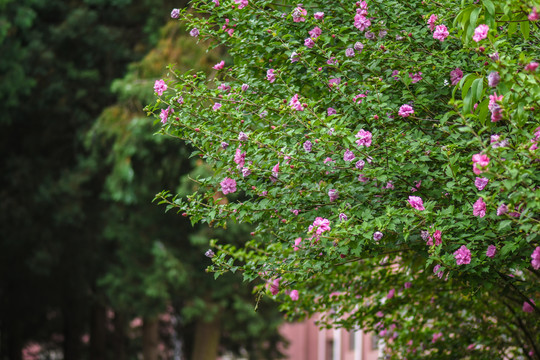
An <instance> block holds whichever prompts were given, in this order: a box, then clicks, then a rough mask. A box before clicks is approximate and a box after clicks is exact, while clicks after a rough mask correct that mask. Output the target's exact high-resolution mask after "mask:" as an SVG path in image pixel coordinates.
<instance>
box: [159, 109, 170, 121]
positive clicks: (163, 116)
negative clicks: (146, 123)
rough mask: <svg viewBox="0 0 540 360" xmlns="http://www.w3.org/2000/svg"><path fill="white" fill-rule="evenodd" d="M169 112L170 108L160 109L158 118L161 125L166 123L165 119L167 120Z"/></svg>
mask: <svg viewBox="0 0 540 360" xmlns="http://www.w3.org/2000/svg"><path fill="white" fill-rule="evenodd" d="M170 111H171V107H170V106H169V107H167V108H166V109H161V114H159V118H160V119H161V122H162V123H163V124H166V123H167V119H168V118H169V113H170Z"/></svg>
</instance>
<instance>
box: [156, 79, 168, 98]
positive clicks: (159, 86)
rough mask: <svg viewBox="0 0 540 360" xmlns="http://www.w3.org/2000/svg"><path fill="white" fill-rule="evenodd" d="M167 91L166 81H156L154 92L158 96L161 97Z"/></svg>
mask: <svg viewBox="0 0 540 360" xmlns="http://www.w3.org/2000/svg"><path fill="white" fill-rule="evenodd" d="M165 90H167V84H165V81H163V79H160V80H156V82H155V83H154V91H155V92H156V94H158V95H159V96H161V95H163V92H164V91H165Z"/></svg>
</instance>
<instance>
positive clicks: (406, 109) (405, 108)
mask: <svg viewBox="0 0 540 360" xmlns="http://www.w3.org/2000/svg"><path fill="white" fill-rule="evenodd" d="M412 114H414V109H413V108H412V106H411V105H408V104H403V105H401V107H400V108H399V111H398V115H399V116H401V117H408V116H411V115H412Z"/></svg>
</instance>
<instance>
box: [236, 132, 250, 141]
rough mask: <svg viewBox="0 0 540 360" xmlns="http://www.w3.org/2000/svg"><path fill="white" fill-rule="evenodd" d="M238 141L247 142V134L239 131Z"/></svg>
mask: <svg viewBox="0 0 540 360" xmlns="http://www.w3.org/2000/svg"><path fill="white" fill-rule="evenodd" d="M238 140H240V141H247V140H248V136H247V134H246V133H245V132H243V131H240V132H239V133H238Z"/></svg>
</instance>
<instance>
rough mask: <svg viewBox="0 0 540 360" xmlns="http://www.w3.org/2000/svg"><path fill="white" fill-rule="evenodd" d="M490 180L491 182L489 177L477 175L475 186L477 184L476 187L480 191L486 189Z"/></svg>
mask: <svg viewBox="0 0 540 360" xmlns="http://www.w3.org/2000/svg"><path fill="white" fill-rule="evenodd" d="M488 182H489V179H487V178H480V177H477V178H476V180H474V186H476V188H477V189H478V190H479V191H482V190H484V188H485V187H486V185H487V184H488Z"/></svg>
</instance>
